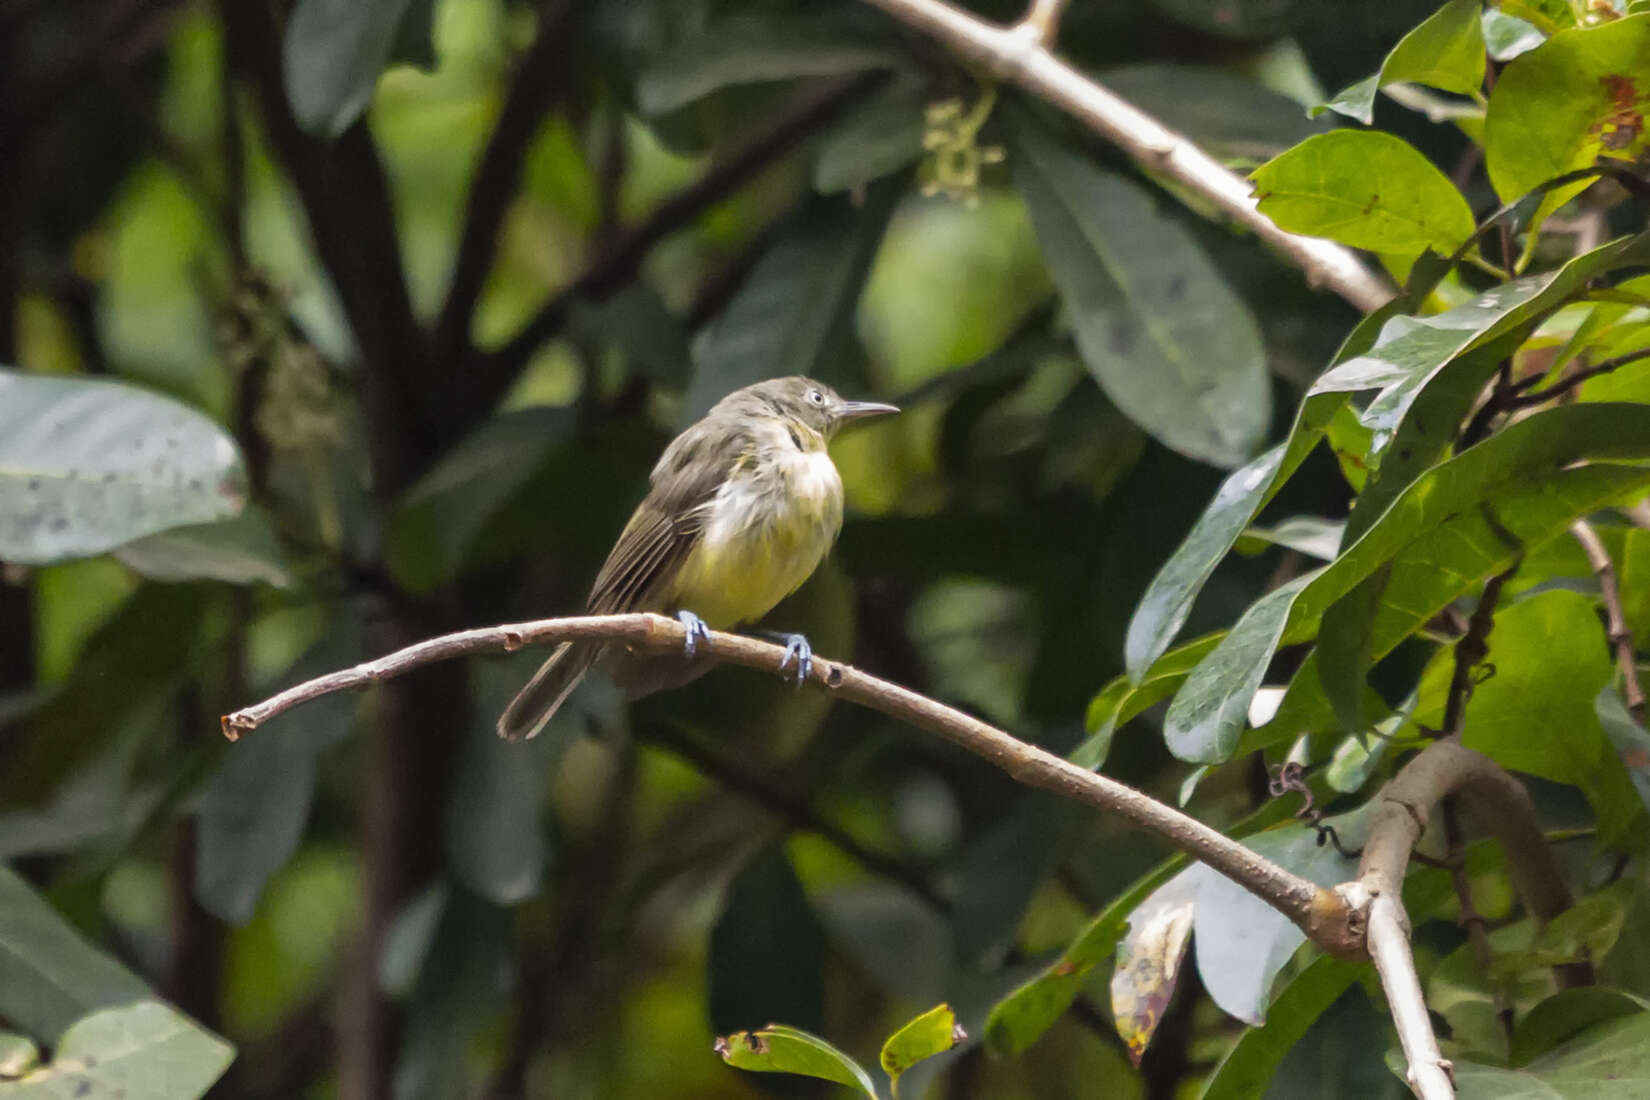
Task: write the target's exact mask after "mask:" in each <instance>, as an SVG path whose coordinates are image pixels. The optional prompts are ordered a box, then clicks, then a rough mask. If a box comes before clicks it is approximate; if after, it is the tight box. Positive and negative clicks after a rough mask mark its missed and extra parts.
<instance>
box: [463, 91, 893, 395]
mask: <svg viewBox="0 0 1650 1100" xmlns="http://www.w3.org/2000/svg"><path fill="white" fill-rule="evenodd" d="M886 76H887V74H886V73H871V74H867V75H865V76H860V77H856V78H853V79H850V80H846V81H842V82H838V83H835V84H833V85H831V86H830V87H829V88H828V89H827V90H826V91H825V92H824V93H822V94H817V95H814V96H812V97H810V98H809V99H807V100H806V101H805V102H804V103H803V104H802V106H801V107H800V108H798V109H797V110H795V111H793V112H790V113H787V114H785V115H784V116H783V117H781V118H779V119H777V120H775V122H774V123H773V124H772V125H771V126H770V127H769V128H768V129H766V130H765V131H763V132H762V133H760V134H758V135H757V137H756V138H755V139H753V140H752V141H751V142H750V143H748V144H747V145H745V146H744V147H743V148H742V149H739V150H738V151H736V152H735V153H734V154H733V155H732V156H730V157H729V158H728V159H727V160H725V161H723V162H722V163H721V164H719V165H716V166H715V167H713V168H712V169H711V170H710V171H709V172H707V173H705V175H703V176H701V177H700V178H699V180H698V181H697V182H695V183H693V184H691V185H689V186H688V187H685V188H683V189H682V190H681V191H679V192H677V193H676V194H675V195H673V196H672V197H671V198H669V199H667V200H666V201H665V202H663V203H661V204H660V205H659V207H658V208H657V209H656V210H654V211H653V213H652V214H651V215H649V216H648V218H647V219H646V220H645V221H643V222H642V223H640V224H639V225H637V226H636V227H634V228H633V229H630V230H629V231H627V232H625V233H623V234H620V235H619V237H618V238H617V239H616V240H615V241H614V243H613V246H612V248H611V249H610V250H609V251H608V252H607V253H606V254H604V255H603V256H602V257H601V258H600V259H598V260H597V261H596V262H595V263H594V264H593V265H591V266H590V267H589V268H587V269H585V271H584V273H583V274H582V275H580V276H578V278H576V279H574V280H573V282H572V283H570V284H569V285H568V286H567V287H566V288H564V289H563V290H561V291H560V292H558V293H557V294H555V295H553V296H552V297H551V299H550V300H549V301H548V302H546V303H545V304H544V305H543V306H542V307H540V309H539V311H538V312H537V313H536V314H534V315H533V317H532V319H531V320H529V321H528V322H527V324H526V325H524V326H523V327H522V329H521V331H520V332H519V333H517V334H516V335H515V336H514V337H513V338H511V339H510V340H509V342H507V343H506V344H504V345H503V346H502V347H500V348H498V349H496V350H494V351H492V352H489V353H486V354H484V355H482V356H481V359H480V368H481V369H480V372H479V376H478V377H475V378H474V380H473V383H474V385H473V389H474V401H475V402H476V403H477V404H479V405H480V406H481V407H484V408H491V407H492V405H493V404H494V403H495V402H496V401H497V399H498V398H499V397H500V396H501V395H502V394H503V393H504V391H505V390H506V389H508V388H509V385H510V383H511V382H512V381H513V380H514V378H515V375H516V372H517V370H519V369H520V367H521V366H522V364H524V363H525V362H526V361H527V359H528V358H529V357H530V356H531V355H532V354H533V352H534V351H536V350H537V349H538V346H539V345H540V344H542V343H543V342H544V341H545V340H546V339H548V338H549V337H550V336H551V335H552V334H554V333H555V332H556V330H557V329H559V328H560V327H561V325H562V323H563V321H565V320H566V316H567V311H568V310H569V309H570V308H571V307H572V305H573V303H574V302H576V301H579V300H581V299H582V300H587V301H589V300H600V299H602V298H604V297H606V296H607V295H609V294H611V293H613V292H614V291H615V290H617V289H619V288H620V287H622V286H623V285H624V284H625V283H626V282H627V281H628V280H629V279H630V277H631V276H632V275H633V274H634V273H635V271H636V267H637V265H639V264H640V263H641V261H642V259H643V258H644V257H645V256H646V255H647V254H648V252H649V251H650V250H651V249H652V248H653V246H654V245H656V244H658V243H659V242H660V241H661V240H663V239H664V238H665V237H668V236H669V235H670V234H672V233H674V232H676V231H677V230H679V229H682V228H685V227H686V226H688V225H689V224H691V223H692V222H693V220H694V219H695V218H697V217H698V216H699V215H700V214H702V213H704V211H705V210H706V209H708V208H709V207H711V206H714V205H715V204H716V203H718V202H721V201H722V200H723V199H725V198H727V197H728V196H729V195H731V194H733V192H735V191H737V190H738V189H739V188H740V187H743V186H744V185H745V184H746V183H748V182H749V181H750V180H751V179H752V178H753V177H754V176H755V175H756V174H757V173H758V172H760V171H762V170H763V169H764V168H766V167H767V166H768V165H769V164H772V163H773V162H774V161H775V160H777V159H778V158H779V157H781V156H783V155H784V154H786V153H788V152H790V151H791V150H792V149H794V148H795V147H796V146H797V145H798V144H799V143H800V142H801V141H802V140H803V139H804V138H806V137H808V136H809V135H811V134H812V133H813V132H814V131H816V130H818V129H819V128H820V127H822V126H824V125H825V124H826V123H828V122H830V121H831V120H832V119H834V118H835V117H836V116H837V115H838V114H839V113H840V112H841V111H842V110H843V108H845V107H846V106H847V105H848V104H849V103H851V102H853V101H854V100H856V99H858V98H859V97H860V96H861V95H863V94H864V93H865V92H867V91H869V90H871V88H873V87H875V86H876V85H877V84H880V83H881V82H882V81H883V80H884V79H886Z"/></svg>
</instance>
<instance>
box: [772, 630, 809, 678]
mask: <svg viewBox="0 0 1650 1100" xmlns="http://www.w3.org/2000/svg"><path fill="white" fill-rule="evenodd" d="M776 640H778V641H781V642H784V643H785V656H783V657H781V658H780V659H779V671H780V672H784V671H785V669H787V668H789V667H790V664H791V662H792V661H795V662H796V686H797V687H801V686H802V684H803V682H804V681H805V680H807V678H808V674H809V673H811V672H812V671H813V668H814V647H813V646H811V645H809V644H808V639H807V638H806V637H805V636H803V635H801V634H779V635H776Z"/></svg>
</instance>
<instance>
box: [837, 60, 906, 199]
mask: <svg viewBox="0 0 1650 1100" xmlns="http://www.w3.org/2000/svg"><path fill="white" fill-rule="evenodd" d="M930 98H931V96H930V93H929V91H928V85H927V83H926V82H925V81H922V80H918V79H916V78H902V79H899V80H895V81H894V82H893V83H891V84H889V85H888V87H886V88H882V89H879V90H878V91H877V92H876V94H875V95H873V96H871V97H870V98H869V99H867V100H866V101H865V102H864V103H863V104H861V105H860V106H858V107H856V108H855V109H854V110H853V111H851V112H849V113H848V115H847V116H846V117H845V118H843V119H842V121H840V122H838V123H837V124H836V125H835V126H833V127H832V128H831V129H830V131H829V132H827V133H826V135H825V137H824V139H823V140H821V141H820V143H819V152H818V154H817V155H816V157H815V159H814V189H815V190H816V191H820V192H822V193H824V194H831V193H833V192H836V191H852V190H853V189H854V188H856V187H864V186H865V185H866V184H868V183H870V182H871V181H872V180H876V179H881V178H882V177H883V176H890V175H893V174H894V173H895V172H897V171H899V170H900V169H901V168H904V167H905V166H906V165H908V164H912V163H914V162H915V161H916V160H917V158H919V157H921V156H922V138H923V132H924V129H925V123H924V117H925V116H924V112H925V111H926V109H927V107H928V101H929V99H930Z"/></svg>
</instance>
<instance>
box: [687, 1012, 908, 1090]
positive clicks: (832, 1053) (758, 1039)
mask: <svg viewBox="0 0 1650 1100" xmlns="http://www.w3.org/2000/svg"><path fill="white" fill-rule="evenodd" d="M716 1053H718V1054H720V1055H721V1056H722V1060H723V1061H724V1062H726V1063H727V1064H728V1065H730V1066H734V1067H736V1068H738V1069H746V1070H751V1071H753V1072H755V1073H794V1074H798V1075H800V1076H802V1077H817V1078H819V1079H820V1080H824V1081H835V1082H836V1083H837V1084H839V1085H847V1086H848V1087H849V1088H856V1089H859V1090H860V1091H861V1092H863V1093H865V1095H866V1096H868V1097H870V1100H876V1097H877V1087H876V1085H875V1084H873V1083H872V1081H871V1075H870V1074H868V1073H866V1072H865V1070H863V1069H862V1068H860V1066H859V1063H857V1062H855V1061H854V1060H853V1059H852V1058H850V1057H848V1056H847V1055H846V1054H844V1053H842V1051H840V1050H838V1049H837V1048H836V1047H834V1046H832V1045H831V1044H830V1043H827V1042H826V1041H825V1040H824V1039H821V1038H818V1037H817V1036H814V1035H809V1034H808V1033H807V1032H805V1031H798V1030H797V1029H796V1028H794V1027H786V1026H784V1025H783V1024H769V1025H768V1026H767V1027H764V1028H759V1029H757V1030H755V1031H736V1032H734V1033H733V1034H732V1035H725V1036H723V1037H721V1038H720V1039H717V1040H716Z"/></svg>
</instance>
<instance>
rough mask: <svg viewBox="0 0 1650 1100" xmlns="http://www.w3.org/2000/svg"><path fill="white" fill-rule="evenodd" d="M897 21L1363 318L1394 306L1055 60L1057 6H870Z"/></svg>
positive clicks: (937, 0) (908, 1) (1217, 166)
mask: <svg viewBox="0 0 1650 1100" xmlns="http://www.w3.org/2000/svg"><path fill="white" fill-rule="evenodd" d="M867 2H868V3H871V4H874V5H875V6H876V7H879V8H881V9H882V10H883V11H885V12H887V13H888V14H890V15H892V16H893V17H894V18H896V19H898V20H900V21H901V22H903V23H906V24H907V25H909V26H912V27H915V28H916V29H917V30H920V31H923V32H925V33H927V34H929V35H932V36H933V37H935V38H937V39H939V40H940V41H941V42H943V43H944V44H945V45H946V46H948V47H950V48H951V49H952V50H954V51H955V52H956V53H957V54H958V55H960V56H961V57H963V58H965V59H966V60H968V61H972V62H974V63H975V64H978V65H981V66H983V67H985V68H986V69H987V70H989V71H990V72H991V73H993V74H994V75H996V76H997V77H998V78H1000V79H1002V80H1006V81H1009V82H1011V83H1014V84H1017V85H1019V86H1020V87H1022V88H1024V89H1026V90H1027V91H1029V92H1031V93H1032V94H1033V95H1036V96H1038V97H1039V98H1041V99H1045V100H1047V101H1048V102H1050V103H1052V104H1054V105H1055V106H1056V107H1059V108H1060V109H1061V110H1063V111H1065V112H1067V113H1068V114H1070V115H1072V116H1073V117H1075V118H1076V119H1077V120H1078V121H1080V122H1082V123H1083V124H1084V125H1085V126H1087V127H1088V128H1089V129H1091V130H1093V131H1094V132H1095V133H1097V134H1099V135H1100V136H1101V137H1103V138H1105V139H1106V140H1107V141H1110V142H1111V143H1112V144H1114V145H1116V146H1117V147H1118V148H1120V149H1122V150H1123V151H1124V152H1125V153H1127V154H1128V155H1129V156H1131V157H1133V158H1134V159H1135V160H1136V161H1138V162H1139V163H1140V164H1141V165H1142V166H1144V167H1145V168H1146V169H1147V170H1149V171H1151V172H1153V173H1157V174H1161V175H1164V176H1167V177H1169V178H1170V179H1172V180H1174V181H1175V182H1176V183H1178V184H1180V185H1181V186H1183V187H1186V188H1188V189H1190V190H1191V191H1193V192H1195V193H1196V194H1198V195H1199V196H1201V197H1203V198H1204V199H1206V200H1208V201H1209V202H1211V203H1213V204H1214V205H1215V206H1217V207H1218V208H1219V209H1221V210H1222V211H1224V212H1225V213H1226V214H1227V215H1228V216H1230V217H1231V218H1232V219H1233V220H1234V221H1236V222H1238V223H1239V224H1241V225H1243V226H1244V227H1245V228H1247V229H1249V230H1250V231H1251V232H1253V233H1254V234H1255V235H1256V236H1258V237H1259V238H1260V239H1261V240H1263V241H1265V242H1267V243H1268V244H1270V245H1272V246H1273V247H1274V248H1276V249H1277V250H1278V251H1280V252H1282V253H1283V254H1284V255H1285V256H1287V257H1288V258H1289V260H1290V261H1291V262H1292V263H1294V264H1295V265H1296V266H1297V267H1299V268H1300V269H1301V270H1302V271H1303V272H1305V273H1306V279H1307V282H1308V283H1309V284H1310V285H1312V286H1315V287H1317V286H1322V287H1327V288H1328V289H1330V290H1333V291H1334V292H1335V293H1336V294H1339V295H1340V296H1341V297H1342V298H1344V299H1345V300H1346V301H1348V302H1350V303H1352V305H1354V306H1356V307H1357V308H1358V309H1360V310H1362V311H1363V312H1365V313H1371V312H1373V311H1374V310H1376V309H1378V308H1380V307H1381V306H1382V305H1384V304H1385V303H1386V302H1388V301H1389V300H1391V298H1392V296H1393V293H1394V292H1393V289H1392V287H1391V286H1390V285H1388V284H1387V282H1386V281H1385V280H1384V279H1382V278H1380V277H1379V276H1377V275H1376V274H1374V273H1373V272H1371V271H1370V270H1369V269H1368V268H1366V267H1365V266H1364V265H1363V263H1362V262H1361V261H1359V259H1358V258H1357V256H1356V255H1354V254H1353V253H1352V252H1351V251H1350V250H1349V249H1346V248H1343V247H1342V246H1341V245H1338V244H1336V243H1334V242H1333V241H1327V240H1322V239H1319V238H1315V237H1302V236H1299V235H1297V234H1294V233H1290V232H1287V231H1286V230H1283V229H1280V228H1279V227H1278V226H1277V225H1275V224H1273V222H1272V219H1270V218H1268V217H1266V216H1265V215H1264V214H1262V213H1261V212H1260V210H1259V208H1258V206H1257V205H1256V201H1255V197H1254V195H1253V194H1252V188H1251V186H1250V184H1249V181H1248V180H1245V179H1243V178H1242V177H1241V176H1239V175H1237V174H1236V173H1234V172H1232V171H1229V170H1228V169H1227V168H1226V167H1225V166H1224V165H1222V164H1221V163H1220V162H1219V161H1217V160H1215V159H1214V158H1213V157H1211V156H1209V154H1207V153H1205V152H1204V151H1203V150H1202V149H1199V148H1198V147H1197V146H1196V145H1194V144H1193V143H1192V142H1191V141H1189V140H1188V139H1186V138H1185V137H1183V136H1182V135H1180V134H1177V133H1175V132H1174V131H1173V130H1170V129H1169V128H1168V127H1167V126H1164V125H1163V124H1162V123H1161V122H1159V121H1158V120H1157V119H1155V118H1153V117H1152V116H1151V115H1148V114H1146V113H1145V112H1144V111H1141V110H1140V109H1139V108H1137V107H1135V106H1134V105H1133V104H1131V103H1129V102H1127V101H1126V100H1124V99H1122V98H1120V97H1118V96H1117V95H1116V94H1115V93H1113V92H1111V91H1110V90H1108V89H1107V88H1105V87H1103V86H1102V85H1100V84H1097V83H1096V82H1095V81H1093V80H1091V79H1089V78H1088V77H1087V76H1085V75H1083V74H1082V73H1081V72H1079V71H1078V70H1077V69H1074V68H1072V67H1071V66H1070V65H1067V64H1066V63H1065V62H1063V61H1061V60H1060V59H1059V58H1057V57H1055V56H1054V55H1053V54H1052V53H1050V52H1049V50H1048V48H1047V46H1046V44H1045V43H1044V41H1043V35H1042V31H1041V30H1040V26H1039V23H1038V22H1037V21H1036V19H1038V18H1046V17H1047V15H1048V14H1049V12H1050V10H1051V9H1052V10H1058V8H1059V6H1060V5H1058V4H1052V3H1042V2H1038V3H1034V4H1033V5H1032V8H1031V13H1030V16H1028V20H1027V21H1026V22H1022V23H1021V24H1019V25H1017V26H1014V27H1002V26H998V25H995V24H992V23H988V22H986V21H984V20H982V19H978V18H976V17H975V16H973V15H970V14H968V13H967V12H965V11H962V10H961V9H959V8H956V7H954V6H952V5H951V4H948V3H946V2H945V0H867Z"/></svg>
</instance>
